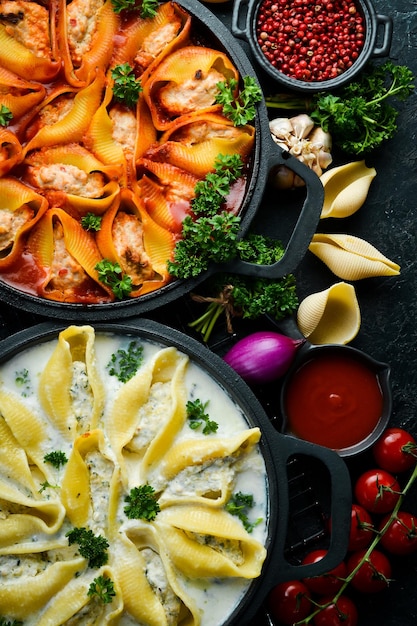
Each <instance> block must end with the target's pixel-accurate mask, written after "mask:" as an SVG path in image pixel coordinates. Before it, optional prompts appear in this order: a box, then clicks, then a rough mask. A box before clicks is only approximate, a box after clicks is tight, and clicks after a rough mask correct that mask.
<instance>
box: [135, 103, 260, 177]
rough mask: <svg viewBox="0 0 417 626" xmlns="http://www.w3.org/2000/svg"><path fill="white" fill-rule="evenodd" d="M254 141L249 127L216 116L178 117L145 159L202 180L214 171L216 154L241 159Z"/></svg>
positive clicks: (249, 150)
mask: <svg viewBox="0 0 417 626" xmlns="http://www.w3.org/2000/svg"><path fill="white" fill-rule="evenodd" d="M254 141H255V129H254V127H253V126H240V127H236V126H235V125H234V124H233V122H231V121H230V120H228V119H226V118H225V117H223V116H222V115H220V114H216V113H206V114H199V113H198V114H190V115H182V116H181V117H180V118H178V119H177V120H176V121H175V122H174V123H173V125H172V126H171V128H170V129H169V130H168V131H166V132H165V133H164V134H163V135H162V136H161V138H160V140H159V144H158V145H155V146H153V147H152V148H151V149H150V150H148V152H147V153H146V155H145V156H146V157H148V158H150V159H153V160H157V161H158V160H160V161H164V162H168V163H171V165H176V166H177V167H180V168H182V169H185V170H188V171H189V172H192V173H193V174H195V175H196V176H201V177H202V178H203V177H204V176H205V175H206V174H207V173H208V172H210V171H212V170H213V169H214V167H215V161H216V158H217V157H218V155H219V154H230V155H232V154H239V155H240V156H241V157H242V159H245V157H246V156H247V155H248V154H249V153H250V152H251V150H252V148H253V144H254Z"/></svg>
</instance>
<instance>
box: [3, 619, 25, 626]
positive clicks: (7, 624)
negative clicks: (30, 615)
mask: <svg viewBox="0 0 417 626" xmlns="http://www.w3.org/2000/svg"><path fill="white" fill-rule="evenodd" d="M0 626H23V622H21V621H20V620H17V619H12V620H10V619H7V618H6V617H0Z"/></svg>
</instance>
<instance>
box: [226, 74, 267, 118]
mask: <svg viewBox="0 0 417 626" xmlns="http://www.w3.org/2000/svg"><path fill="white" fill-rule="evenodd" d="M237 87H238V82H237V80H236V79H235V78H231V79H230V80H228V81H223V82H220V83H217V88H218V90H219V93H218V94H217V96H216V102H217V104H221V105H222V110H223V114H224V115H225V116H226V117H227V118H229V119H230V120H231V121H232V122H233V124H234V125H235V126H244V125H245V124H248V123H249V122H251V121H252V120H253V119H254V117H255V115H256V104H257V103H258V102H260V101H261V100H262V90H261V88H260V87H259V85H258V83H257V82H256V79H255V78H254V77H253V76H245V77H244V78H243V89H241V90H240V91H238V92H237ZM236 94H237V95H236Z"/></svg>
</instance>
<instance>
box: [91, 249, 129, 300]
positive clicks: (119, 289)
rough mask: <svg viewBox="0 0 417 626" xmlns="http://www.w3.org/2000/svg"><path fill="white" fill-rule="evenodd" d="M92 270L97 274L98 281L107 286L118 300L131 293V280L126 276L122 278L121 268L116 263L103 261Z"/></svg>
mask: <svg viewBox="0 0 417 626" xmlns="http://www.w3.org/2000/svg"><path fill="white" fill-rule="evenodd" d="M94 269H95V270H97V272H98V277H99V280H100V281H101V282H102V283H104V284H105V285H108V287H110V288H111V290H112V291H113V293H114V295H115V296H116V298H118V299H119V300H122V299H123V298H125V297H126V296H128V295H129V294H130V292H131V291H132V288H133V287H132V279H131V278H130V276H127V275H125V276H123V272H122V268H121V267H120V265H119V264H118V263H112V262H111V261H109V260H108V259H103V260H102V261H99V262H98V263H97V264H96V266H95V268H94Z"/></svg>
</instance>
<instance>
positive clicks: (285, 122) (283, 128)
mask: <svg viewBox="0 0 417 626" xmlns="http://www.w3.org/2000/svg"><path fill="white" fill-rule="evenodd" d="M269 130H270V131H271V133H272V134H273V135H275V137H278V138H281V139H285V137H287V135H290V134H291V133H292V132H293V127H292V124H291V122H290V120H289V118H288V117H276V118H275V119H273V120H271V121H270V122H269Z"/></svg>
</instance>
